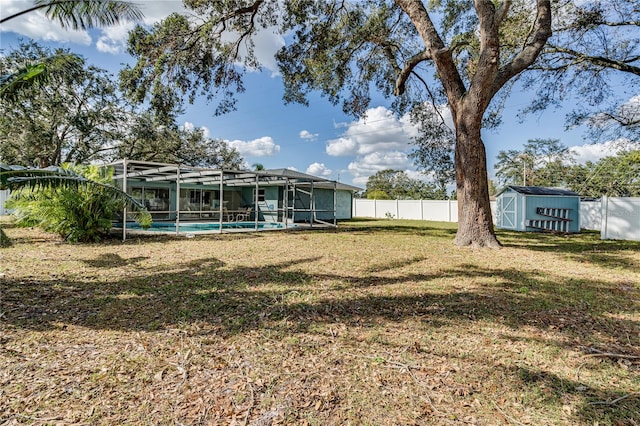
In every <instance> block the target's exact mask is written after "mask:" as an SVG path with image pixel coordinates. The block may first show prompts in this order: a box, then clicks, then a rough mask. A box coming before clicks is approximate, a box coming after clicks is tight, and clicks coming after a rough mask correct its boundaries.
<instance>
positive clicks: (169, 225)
mask: <svg viewBox="0 0 640 426" xmlns="http://www.w3.org/2000/svg"><path fill="white" fill-rule="evenodd" d="M118 226H119V227H120V228H121V227H122V224H118ZM293 226H294V225H289V228H292V227H293ZM179 228H180V232H202V231H219V230H220V224H219V223H217V222H209V223H188V222H187V223H181V224H180V225H179ZM255 228H256V223H255V222H225V223H223V224H222V229H247V230H249V229H255ZM127 229H128V230H132V231H150V232H176V224H175V223H173V222H153V223H152V224H151V227H149V228H147V229H142V228H141V227H140V225H139V224H137V223H127ZM258 229H284V224H282V223H278V222H258Z"/></svg>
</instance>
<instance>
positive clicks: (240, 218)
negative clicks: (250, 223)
mask: <svg viewBox="0 0 640 426" xmlns="http://www.w3.org/2000/svg"><path fill="white" fill-rule="evenodd" d="M250 218H251V207H248V208H247V209H246V210H245V211H243V212H240V213H238V214H237V215H236V222H246V221H247V220H249V219H250Z"/></svg>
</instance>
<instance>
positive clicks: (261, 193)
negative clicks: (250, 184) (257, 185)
mask: <svg viewBox="0 0 640 426" xmlns="http://www.w3.org/2000/svg"><path fill="white" fill-rule="evenodd" d="M255 194H256V191H255V190H254V191H253V201H254V202H256V195H255ZM261 201H264V189H258V200H257V202H261Z"/></svg>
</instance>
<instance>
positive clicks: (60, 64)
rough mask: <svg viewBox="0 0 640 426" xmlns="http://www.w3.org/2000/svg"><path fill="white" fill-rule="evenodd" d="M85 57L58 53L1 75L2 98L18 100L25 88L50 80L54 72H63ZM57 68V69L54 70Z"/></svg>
mask: <svg viewBox="0 0 640 426" xmlns="http://www.w3.org/2000/svg"><path fill="white" fill-rule="evenodd" d="M82 62H83V59H82V58H81V57H80V56H78V55H76V54H75V53H56V54H55V55H51V56H49V57H46V58H43V59H42V60H41V62H39V63H36V64H26V65H24V66H23V67H21V68H19V69H17V70H16V71H15V72H12V73H9V74H3V75H0V100H7V101H13V102H15V101H18V100H19V99H20V94H21V93H22V91H23V90H25V89H27V88H29V87H33V86H38V85H43V84H46V83H48V82H49V80H50V79H51V77H52V73H54V74H56V75H57V74H62V73H64V72H66V71H67V70H71V69H73V67H74V66H81V65H82ZM52 70H55V71H52Z"/></svg>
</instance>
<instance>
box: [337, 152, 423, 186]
mask: <svg viewBox="0 0 640 426" xmlns="http://www.w3.org/2000/svg"><path fill="white" fill-rule="evenodd" d="M348 169H349V172H350V173H351V174H352V175H353V183H354V184H356V185H362V186H364V185H365V184H366V183H367V180H368V179H369V176H371V175H374V174H376V173H377V172H379V171H381V170H386V169H393V170H406V171H407V172H408V173H409V172H413V169H412V164H411V160H410V159H409V156H408V155H407V153H406V152H402V151H391V152H385V153H381V152H374V153H371V154H367V155H364V156H361V157H358V158H356V160H355V161H352V162H351V163H349V166H348Z"/></svg>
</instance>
